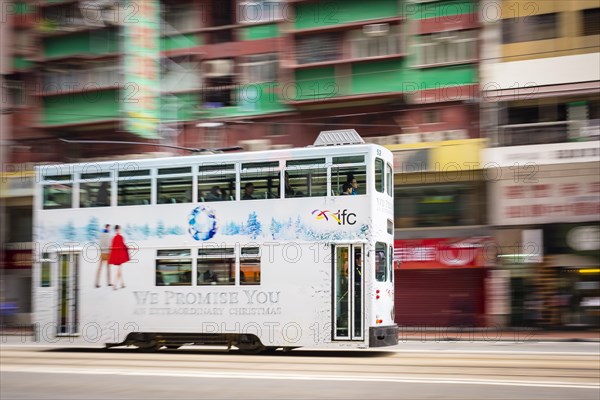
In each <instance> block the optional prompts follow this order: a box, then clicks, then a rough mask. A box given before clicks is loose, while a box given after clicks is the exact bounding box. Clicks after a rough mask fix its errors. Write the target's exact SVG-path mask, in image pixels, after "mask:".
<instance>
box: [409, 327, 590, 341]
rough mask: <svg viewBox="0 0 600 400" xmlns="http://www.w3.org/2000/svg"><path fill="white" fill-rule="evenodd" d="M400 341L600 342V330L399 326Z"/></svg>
mask: <svg viewBox="0 0 600 400" xmlns="http://www.w3.org/2000/svg"><path fill="white" fill-rule="evenodd" d="M398 340H399V341H400V342H406V341H422V342H430V341H432V342H435V341H437V342H441V341H465V342H517V343H518V342H600V329H599V328H593V329H583V328H580V329H560V328H558V329H540V328H528V327H522V328H499V327H488V328H470V327H465V328H462V329H461V328H455V327H405V326H401V327H398Z"/></svg>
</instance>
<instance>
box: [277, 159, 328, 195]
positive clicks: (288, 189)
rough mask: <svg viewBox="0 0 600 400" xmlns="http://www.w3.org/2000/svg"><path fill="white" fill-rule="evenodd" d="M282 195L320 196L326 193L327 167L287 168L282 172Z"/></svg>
mask: <svg viewBox="0 0 600 400" xmlns="http://www.w3.org/2000/svg"><path fill="white" fill-rule="evenodd" d="M284 179H285V183H284V196H285V197H286V198H290V197H322V196H326V195H327V168H326V167H325V166H324V165H323V166H322V167H315V168H303V169H288V170H286V171H285V174H284Z"/></svg>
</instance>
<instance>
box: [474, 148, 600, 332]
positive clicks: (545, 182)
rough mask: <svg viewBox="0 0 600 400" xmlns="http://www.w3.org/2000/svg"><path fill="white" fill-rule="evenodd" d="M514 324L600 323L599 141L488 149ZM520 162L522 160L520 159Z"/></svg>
mask: <svg viewBox="0 0 600 400" xmlns="http://www.w3.org/2000/svg"><path fill="white" fill-rule="evenodd" d="M486 153H487V156H486V158H487V160H486V161H487V162H488V166H489V167H490V168H489V170H488V172H487V175H488V176H489V177H493V179H491V178H490V184H489V195H488V198H489V199H490V204H489V218H490V222H491V223H492V224H493V225H494V226H495V227H496V229H495V232H494V237H495V240H496V242H497V243H498V250H499V259H500V260H501V266H502V269H503V270H505V271H507V272H508V273H509V275H510V293H511V307H510V318H509V324H510V325H512V326H548V327H550V326H573V327H576V326H600V233H599V232H600V231H599V230H598V229H599V228H598V221H599V220H600V175H599V174H598V171H599V170H600V162H599V160H600V151H599V149H598V142H597V141H596V142H583V143H561V144H548V145H535V146H518V147H507V148H495V149H487V150H486ZM515 160H517V161H515Z"/></svg>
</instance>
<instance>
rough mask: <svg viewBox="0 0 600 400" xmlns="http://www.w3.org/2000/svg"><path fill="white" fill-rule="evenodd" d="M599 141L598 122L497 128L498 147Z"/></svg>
mask: <svg viewBox="0 0 600 400" xmlns="http://www.w3.org/2000/svg"><path fill="white" fill-rule="evenodd" d="M598 139H600V120H598V119H595V120H583V121H551V122H536V123H529V124H511V125H503V126H500V127H499V128H498V140H497V142H498V146H525V145H532V144H547V143H563V142H572V141H587V140H598Z"/></svg>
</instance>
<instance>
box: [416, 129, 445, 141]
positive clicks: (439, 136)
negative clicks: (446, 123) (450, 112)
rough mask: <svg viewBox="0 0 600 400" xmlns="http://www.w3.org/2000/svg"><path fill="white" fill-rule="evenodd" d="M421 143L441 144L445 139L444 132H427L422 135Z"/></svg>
mask: <svg viewBox="0 0 600 400" xmlns="http://www.w3.org/2000/svg"><path fill="white" fill-rule="evenodd" d="M422 136H423V137H422V141H423V142H443V141H444V139H445V131H438V132H427V133H423V134H422Z"/></svg>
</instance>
